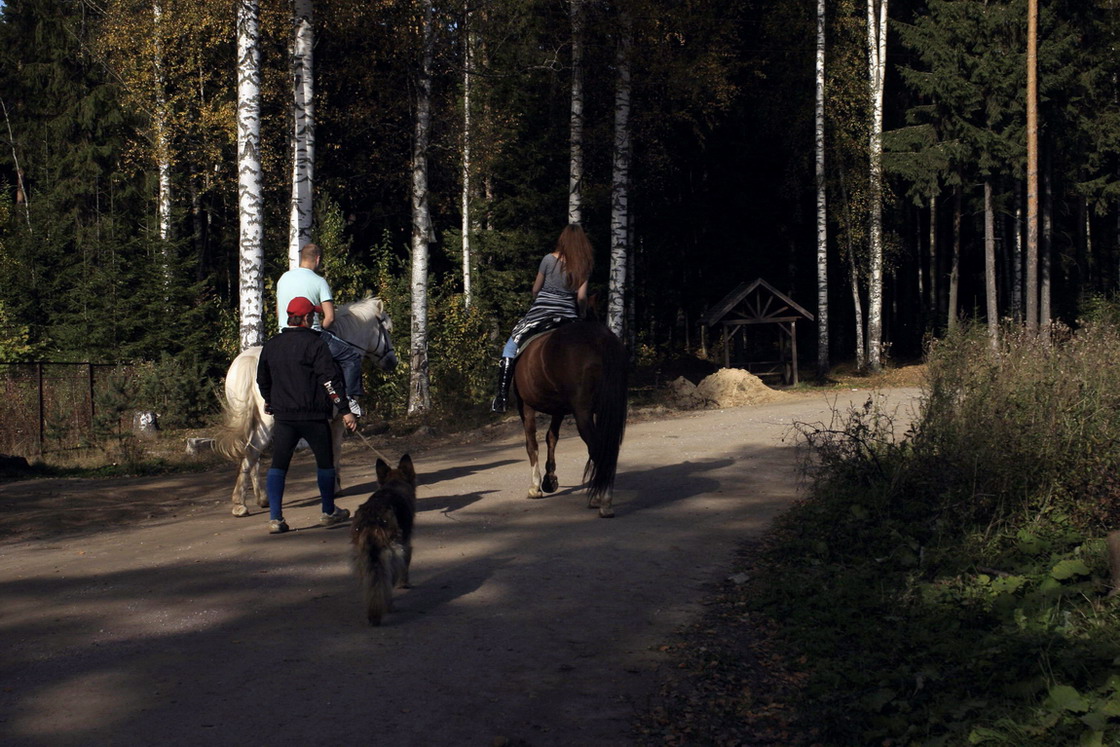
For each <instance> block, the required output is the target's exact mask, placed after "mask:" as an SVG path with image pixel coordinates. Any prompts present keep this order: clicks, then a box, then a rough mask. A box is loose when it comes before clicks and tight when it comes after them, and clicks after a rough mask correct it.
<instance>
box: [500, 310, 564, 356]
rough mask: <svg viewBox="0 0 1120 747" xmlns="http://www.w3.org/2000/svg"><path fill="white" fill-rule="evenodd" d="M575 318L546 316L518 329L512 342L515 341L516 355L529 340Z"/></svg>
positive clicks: (519, 353) (523, 348)
mask: <svg viewBox="0 0 1120 747" xmlns="http://www.w3.org/2000/svg"><path fill="white" fill-rule="evenodd" d="M574 321H576V319H574V318H572V317H570V316H547V317H544V318H541V319H536V320H534V321H532V322H530V323H529V324H527V325H525V327H524V328H523V329H521V330H519V331H518V334H517V336H516V337H515V338H514V342H516V343H517V355H515V356H514V358H516V357H517V356H519V355H521V353H522V351H524V350H525V348H526V347H527V346H528V345H529V343H530V342H532V341H533V340H535V339H537V338H538V337H540V336H541V335H545V334H548V333H549V332H551V331H552V330H554V329H556V328H558V327H563V326H564V325H565V324H568V323H570V322H574Z"/></svg>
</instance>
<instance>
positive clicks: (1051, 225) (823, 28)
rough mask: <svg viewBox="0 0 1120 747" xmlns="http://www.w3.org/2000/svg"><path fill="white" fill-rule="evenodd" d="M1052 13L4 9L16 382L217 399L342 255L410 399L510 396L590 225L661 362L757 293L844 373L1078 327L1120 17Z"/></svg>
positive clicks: (1093, 251)
mask: <svg viewBox="0 0 1120 747" xmlns="http://www.w3.org/2000/svg"><path fill="white" fill-rule="evenodd" d="M1031 5H1033V0H1032V3H1030V4H1029V3H1028V2H1027V0H893V2H890V3H889V6H888V2H887V0H869V2H867V3H860V2H854V0H819V2H817V3H814V2H811V0H796V1H793V2H783V3H772V2H763V1H762V0H705V1H703V2H701V1H699V0H615V1H614V2H600V1H599V0H464V2H462V3H447V4H440V3H436V4H427V3H418V2H415V1H414V0H380V1H377V2H367V1H365V0H330V1H329V2H319V3H312V1H311V0H295V1H294V2H292V1H289V2H277V0H239V1H238V2H236V3H229V2H215V0H154V2H152V1H147V2H135V1H134V0H7V1H6V2H5V3H4V4H3V6H2V11H0V13H2V15H0V105H2V106H0V114H2V115H3V118H4V122H3V128H2V130H0V134H2V135H3V139H4V141H5V142H4V144H3V145H4V147H2V148H0V361H5V362H18V361H35V360H46V361H96V362H149V363H152V362H154V364H155V365H156V370H157V371H163V375H164V379H165V380H166V381H171V380H172V378H173V377H172V376H171V373H172V372H174V373H175V375H176V376H182V375H184V373H183V372H188V373H189V375H190V376H193V377H195V378H198V379H205V380H213V381H217V380H220V378H221V376H222V374H223V372H224V370H225V367H226V366H227V365H228V362H229V361H230V360H231V359H232V357H233V356H234V355H235V354H236V352H237V350H238V348H239V347H243V346H245V345H248V344H253V343H254V342H259V341H260V340H261V339H263V337H264V336H267V334H268V333H270V332H271V330H272V329H274V325H275V320H274V318H272V316H270V315H271V314H272V312H271V303H272V302H271V301H270V300H269V296H268V294H269V293H270V292H271V288H272V284H273V283H274V282H275V280H276V278H278V277H279V275H280V274H281V273H282V272H283V271H284V270H286V269H287V268H288V267H289V264H290V257H291V255H292V251H293V247H296V248H298V245H300V244H302V243H305V242H306V241H310V240H313V241H315V242H316V243H318V244H319V245H320V246H322V247H323V248H324V251H325V263H324V267H325V273H326V275H327V277H328V279H329V280H330V282H331V284H332V287H333V288H334V289H335V293H336V296H338V298H339V300H341V301H348V300H353V299H356V298H358V297H360V296H362V295H364V294H365V293H367V292H372V293H376V294H379V295H381V296H382V297H384V298H385V299H386V301H387V303H388V304H389V306H390V308H391V310H392V313H393V317H394V324H395V327H394V329H395V336H396V341H395V342H396V346H397V348H398V349H399V350H401V351H402V353H403V352H404V351H408V352H407V354H402V356H401V357H402V361H405V362H406V363H409V364H410V365H407V366H405V367H404V368H406V369H411V371H412V373H411V374H408V373H405V374H402V375H403V376H406V377H410V380H409V382H408V383H407V384H405V383H404V382H403V380H401V381H397V382H388V383H386V384H384V385H383V387H382V391H381V393H382V394H392V395H393V397H392V398H393V400H394V404H392V405H391V406H392V407H395V408H403V407H404V406H405V405H404V400H405V398H406V391H405V390H406V389H407V399H408V409H409V411H410V412H413V411H416V410H425V409H427V408H428V407H429V406H431V402H434V403H435V404H436V406H440V404H441V403H442V406H445V407H447V406H452V405H451V403H452V402H463V401H464V400H467V401H473V402H476V403H481V402H482V401H483V400H484V399H485V397H486V394H487V393H488V388H489V384H490V378H491V374H490V370H489V369H490V365H491V363H492V361H494V360H496V358H497V353H498V348H499V346H500V344H501V342H502V341H503V340H504V338H505V335H506V334H507V330H508V329H509V327H510V325H511V324H512V323H513V322H514V321H515V320H516V318H517V317H518V316H519V315H520V314H521V313H522V312H523V311H524V309H525V308H527V305H528V301H529V287H530V285H531V283H532V279H533V274H534V272H535V269H536V265H537V263H538V262H539V260H540V257H541V256H542V255H543V254H544V253H546V252H547V251H549V250H551V248H552V247H553V245H554V242H555V240H556V236H557V235H558V233H559V231H560V229H561V228H563V226H564V225H566V224H567V223H569V222H578V223H581V224H582V225H583V226H584V227H585V229H586V230H587V231H588V233H589V235H590V237H591V239H592V243H593V246H594V247H595V250H596V268H595V272H594V274H593V278H592V279H593V285H594V288H595V291H596V293H597V295H598V298H599V301H598V308H599V311H600V313H601V315H602V316H604V317H605V318H606V320H607V321H608V323H610V324H611V326H612V328H614V329H616V331H618V332H620V333H621V335H622V337H623V339H624V340H625V341H626V342H627V344H628V345H629V347H630V349H631V356H632V359H633V360H635V361H636V362H642V361H646V362H648V361H651V360H665V359H670V358H673V357H675V356H689V355H697V354H699V353H700V350H699V348H700V339H701V336H700V333H699V332H700V330H699V325H700V320H701V319H702V317H703V314H704V312H705V311H706V310H707V309H709V308H710V307H711V306H712V305H713V304H716V303H718V302H719V301H720V299H722V298H723V297H724V296H725V295H726V294H727V293H728V292H729V291H731V290H732V289H733V288H734V287H736V286H737V285H739V284H740V283H743V282H750V281H753V280H755V279H756V278H762V279H765V280H766V281H767V282H768V283H770V284H771V285H772V286H774V287H775V288H778V289H780V290H781V291H782V292H783V293H786V294H787V295H788V296H789V297H790V298H792V299H794V300H795V301H796V302H797V303H798V304H800V305H801V306H803V307H805V308H806V309H808V310H810V311H811V312H813V313H814V314H816V315H817V317H818V321H819V323H820V327H821V329H820V330H818V329H813V328H810V327H812V326H815V325H811V324H810V325H808V326H806V327H804V328H802V330H801V332H800V335H801V338H800V339H801V340H802V344H801V356H802V359H803V361H804V363H805V364H807V366H808V367H809V368H810V369H811V368H812V367H813V366H816V370H817V374H818V376H821V377H823V376H825V375H827V371H828V367H829V365H831V364H832V363H834V362H839V361H855V362H856V363H857V365H859V366H861V367H872V368H874V367H878V366H880V365H883V364H888V363H890V362H891V361H906V360H911V359H914V358H916V357H918V356H920V355H921V354H922V352H923V349H924V345H925V344H926V343H927V342H928V341H929V340H930V339H933V338H936V337H938V336H939V335H942V334H943V333H944V332H945V331H946V330H947V329H949V328H951V327H953V326H954V325H955V324H956V323H957V322H958V321H959V320H965V319H967V320H975V321H977V322H979V323H982V324H987V325H990V328H991V329H992V330H996V329H997V328H998V327H1000V326H1004V327H1007V326H1014V325H1021V324H1022V323H1023V322H1024V319H1025V316H1024V315H1025V313H1026V311H1027V310H1028V309H1029V307H1030V306H1031V303H1032V301H1033V302H1034V303H1037V309H1038V311H1037V313H1038V315H1039V316H1038V317H1036V318H1037V319H1040V320H1041V324H1042V325H1043V328H1044V329H1045V328H1047V327H1048V325H1049V324H1050V323H1051V322H1053V323H1059V324H1064V325H1067V326H1076V325H1077V324H1078V320H1079V319H1080V318H1081V316H1082V315H1083V314H1084V313H1085V310H1086V309H1087V308H1089V307H1090V306H1091V305H1092V304H1094V303H1096V302H1097V301H1099V300H1100V299H1103V298H1107V297H1108V296H1109V295H1110V294H1111V293H1112V292H1113V289H1114V288H1115V286H1116V283H1117V281H1118V280H1120V158H1118V155H1117V153H1118V145H1120V58H1118V56H1117V54H1116V44H1117V39H1118V36H1117V34H1118V32H1120V14H1118V13H1117V12H1116V11H1117V8H1118V7H1120V4H1118V3H1117V2H1116V0H1093V1H1091V2H1090V1H1087V0H1058V1H1055V2H1046V3H1041V4H1040V5H1041V7H1039V8H1038V15H1037V24H1036V27H1035V25H1034V24H1032V23H1029V22H1028V16H1029V12H1028V11H1029V10H1030V6H1031ZM1032 31H1033V32H1034V33H1033V35H1032V34H1031V32H1032ZM1032 39H1033V40H1034V44H1035V45H1036V47H1035V48H1036V49H1037V55H1036V61H1037V65H1036V70H1037V142H1038V155H1037V159H1036V161H1037V176H1038V179H1037V182H1038V186H1037V188H1036V189H1035V190H1033V197H1034V198H1035V201H1036V203H1037V206H1038V207H1037V209H1036V210H1035V211H1034V212H1033V213H1032V208H1031V204H1032V203H1031V197H1032V189H1031V188H1030V186H1029V185H1030V180H1029V179H1028V176H1029V171H1030V169H1029V168H1028V166H1029V159H1028V147H1027V145H1028V139H1029V138H1028V119H1029V117H1028V109H1029V107H1028V102H1029V97H1028V96H1027V91H1028V64H1027V62H1028V57H1029V55H1028V47H1029V46H1030V45H1029V44H1028V42H1029V41H1030V40H1032ZM1034 58H1035V56H1031V59H1034ZM250 63H252V65H251V67H252V70H253V71H254V72H253V73H252V74H251V75H250V74H249V73H247V72H246V71H247V70H248V69H249V67H250ZM250 79H251V80H250ZM247 82H251V83H253V84H254V85H256V93H255V94H252V97H251V98H246V90H247V89H246V85H247ZM247 101H251V102H252V105H253V106H254V107H256V108H254V109H247V108H246V107H247V106H248V105H247V103H246V102H247ZM246 112H255V113H256V114H255V115H250V119H253V120H254V121H255V123H256V124H255V126H256V128H257V134H256V135H255V136H252V135H251V134H249V129H247V128H246V121H248V120H246V119H245V118H244V116H243V115H245V113H246ZM880 133H881V134H880ZM247 164H249V165H247ZM250 172H251V176H252V177H253V180H254V181H253V182H252V184H255V185H257V186H256V187H253V188H250V189H249V191H246V186H245V184H246V178H247V174H250ZM880 175H881V179H880V178H879V177H880ZM254 189H255V190H256V191H255V192H254V191H253V190H254ZM1032 214H1033V215H1035V216H1036V225H1037V230H1036V238H1035V239H1031V236H1030V233H1031V231H1030V228H1031V220H1030V217H1031V215H1032ZM1032 242H1035V243H1037V259H1036V261H1034V260H1035V254H1034V253H1032V251H1031V245H1032ZM1032 280H1034V284H1032V282H1031V281H1032ZM705 352H707V353H708V354H709V355H711V354H712V351H710V350H707V351H705ZM715 360H718V358H716V359H715ZM161 361H162V363H160V362H161ZM160 366H162V368H160ZM421 372H422V373H423V375H424V376H428V375H430V377H431V383H430V399H429V389H428V382H427V381H426V380H425V381H422V382H419V383H418V382H417V381H416V378H417V376H418V375H420V373H421ZM196 389H197V387H196V388H195V390H196ZM192 391H194V390H192ZM211 404H213V403H211Z"/></svg>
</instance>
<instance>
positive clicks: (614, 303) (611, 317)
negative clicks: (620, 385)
mask: <svg viewBox="0 0 1120 747" xmlns="http://www.w3.org/2000/svg"><path fill="white" fill-rule="evenodd" d="M619 26H620V29H619V30H620V33H619V42H618V51H617V54H616V57H615V62H616V74H617V76H618V78H617V82H616V88H615V97H614V159H613V161H614V165H613V169H612V173H611V267H610V287H609V292H608V299H607V326H608V327H610V329H611V331H612V332H614V333H615V334H616V335H618V336H619V338H621V337H622V328H623V320H624V317H625V313H626V303H625V300H626V292H627V288H626V264H627V261H628V259H627V258H628V254H629V232H628V230H627V229H628V226H629V212H630V210H629V190H630V183H629V182H630V62H631V55H632V48H633V22H632V20H631V17H630V14H629V12H628V11H626V10H623V11H622V13H621V17H620V19H619Z"/></svg>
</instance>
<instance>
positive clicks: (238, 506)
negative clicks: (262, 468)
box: [230, 455, 256, 516]
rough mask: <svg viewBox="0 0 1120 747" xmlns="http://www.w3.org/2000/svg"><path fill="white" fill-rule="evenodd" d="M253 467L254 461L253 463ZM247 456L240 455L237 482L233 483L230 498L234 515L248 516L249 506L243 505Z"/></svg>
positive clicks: (247, 474) (247, 470) (247, 471)
mask: <svg viewBox="0 0 1120 747" xmlns="http://www.w3.org/2000/svg"><path fill="white" fill-rule="evenodd" d="M253 466H254V468H255V467H256V463H255V462H254V463H253ZM249 469H250V467H249V456H248V455H246V456H244V457H242V459H241V463H240V464H238V465H237V482H235V483H234V484H233V494H232V495H231V496H230V500H231V501H233V515H234V516H248V515H249V508H248V507H247V506H246V505H245V481H246V478H247V477H248V476H249Z"/></svg>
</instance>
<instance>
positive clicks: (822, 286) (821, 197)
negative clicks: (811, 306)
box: [814, 0, 831, 379]
mask: <svg viewBox="0 0 1120 747" xmlns="http://www.w3.org/2000/svg"><path fill="white" fill-rule="evenodd" d="M824 62H825V0H817V86H816V88H817V101H816V110H817V111H816V114H817V116H816V133H815V138H814V139H815V141H816V143H815V144H816V150H817V173H816V177H817V378H819V379H823V378H824V377H825V376H827V375H828V371H829V369H830V368H831V365H830V362H829V355H828V352H829V351H828V197H827V194H826V189H825V178H824V175H825V170H824V159H825V151H824V69H825V68H824Z"/></svg>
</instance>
